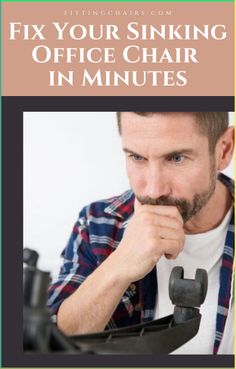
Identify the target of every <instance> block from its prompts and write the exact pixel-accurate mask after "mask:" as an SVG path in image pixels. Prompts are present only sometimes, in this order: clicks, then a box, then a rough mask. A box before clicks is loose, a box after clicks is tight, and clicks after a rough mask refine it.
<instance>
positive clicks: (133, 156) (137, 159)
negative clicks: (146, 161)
mask: <svg viewBox="0 0 236 369" xmlns="http://www.w3.org/2000/svg"><path fill="white" fill-rule="evenodd" d="M129 157H130V158H131V159H132V160H133V161H141V160H143V157H142V156H139V155H135V154H130V155H129Z"/></svg>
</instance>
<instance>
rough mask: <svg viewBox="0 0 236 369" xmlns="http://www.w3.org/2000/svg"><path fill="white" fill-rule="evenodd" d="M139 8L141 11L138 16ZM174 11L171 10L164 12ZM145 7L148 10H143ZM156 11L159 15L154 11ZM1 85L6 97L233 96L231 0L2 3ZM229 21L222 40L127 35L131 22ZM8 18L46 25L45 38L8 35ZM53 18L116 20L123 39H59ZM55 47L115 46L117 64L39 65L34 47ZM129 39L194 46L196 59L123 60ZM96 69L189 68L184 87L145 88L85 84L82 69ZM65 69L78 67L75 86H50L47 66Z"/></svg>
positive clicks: (147, 44)
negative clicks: (150, 38)
mask: <svg viewBox="0 0 236 369" xmlns="http://www.w3.org/2000/svg"><path fill="white" fill-rule="evenodd" d="M92 10H97V11H98V12H99V14H101V11H105V12H106V15H105V16H104V15H96V16H95V15H92V14H90V15H83V14H82V12H83V11H84V12H85V13H86V14H89V11H92ZM110 10H111V11H113V14H114V12H115V11H117V10H120V11H124V10H126V11H127V12H128V13H129V14H130V13H131V15H123V16H122V15H107V12H108V11H110ZM135 11H136V12H138V13H139V14H138V15H134V14H135ZM166 11H171V13H172V15H165V13H166ZM141 12H144V15H140V13H141ZM151 12H154V13H155V15H151ZM2 13H3V25H2V30H3V88H2V92H3V95H5V96H27V95H33V96H60V95H62V96H66V95H68V96H72V95H73V96H77V95H78V96H89V95H93V96H94V95H105V96H106V95H109V96H111V95H113V96H119V95H122V96H124V95H130V96H131V95H133V96H142V95H143V96H144V95H149V96H159V95H162V96H177V95H179V96H188V95H190V96H199V95H200V96H232V95H233V94H234V90H233V80H234V78H233V65H234V53H233V51H234V50H233V3H214V4H213V3H136V4H135V3H109V4H108V3H99V4H97V3H3V4H2ZM133 21H135V22H139V24H152V25H154V26H158V25H160V24H175V25H178V24H190V25H191V24H196V25H198V26H201V25H204V24H209V25H214V24H225V25H226V29H227V39H226V40H222V41H216V40H211V39H210V40H205V39H201V40H198V41H193V40H192V41H184V40H177V41H176V40H175V41H163V40H158V41H157V40H156V41H143V40H140V41H129V40H127V39H126V37H125V36H126V34H127V24H128V23H129V22H133ZM9 22H21V23H24V24H45V25H46V27H45V29H46V31H45V32H44V34H45V36H46V38H47V40H45V41H41V40H24V41H23V39H22V36H20V37H19V38H17V40H12V41H10V40H9ZM52 22H62V23H63V22H70V24H71V25H72V24H83V25H85V26H86V25H88V24H116V25H117V26H118V27H119V35H120V37H121V40H119V41H118V40H115V41H114V40H110V41H109V40H108V41H106V40H103V41H92V40H89V39H86V40H82V41H75V40H72V39H70V38H69V37H68V38H67V39H65V40H64V41H57V40H56V33H55V31H54V27H53V26H52ZM43 44H44V45H47V46H49V47H50V48H53V47H84V48H87V49H88V48H92V47H101V48H102V47H115V48H116V53H115V54H116V63H115V64H104V63H102V64H91V63H89V65H88V64H80V63H78V62H76V61H74V62H73V63H72V64H65V63H60V64H59V65H58V64H52V63H50V62H48V63H45V64H37V63H35V62H34V61H33V60H32V56H31V54H32V50H33V48H34V47H35V46H37V45H43ZM129 44H132V45H134V44H137V45H140V46H142V47H158V48H160V49H163V48H165V47H168V48H169V49H172V48H176V47H194V48H196V49H197V58H198V60H199V63H198V64H195V63H193V64H183V65H182V64H152V63H148V64H142V63H138V64H128V63H126V62H124V61H123V60H122V50H123V48H124V47H126V46H128V45H129ZM84 68H86V69H88V70H89V72H90V74H94V73H95V72H96V71H97V70H98V69H101V70H103V71H104V70H111V71H113V70H115V71H117V72H118V73H120V74H122V72H123V71H124V70H137V71H138V72H139V73H141V74H142V71H143V70H174V71H178V70H186V72H187V78H188V83H187V85H186V86H184V87H163V86H161V85H160V86H157V87H156V86H154V87H152V86H151V85H150V84H149V83H148V84H146V85H145V86H143V87H136V86H133V85H132V84H131V85H130V86H129V87H127V86H126V85H125V84H123V83H121V84H120V86H119V87H112V86H110V87H105V86H104V87H96V86H92V87H91V86H88V87H82V86H81V75H82V74H83V69H84ZM50 70H59V71H61V72H66V71H68V70H74V74H75V79H74V86H73V87H71V86H69V85H65V86H63V87H49V71H50Z"/></svg>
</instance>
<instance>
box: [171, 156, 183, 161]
mask: <svg viewBox="0 0 236 369" xmlns="http://www.w3.org/2000/svg"><path fill="white" fill-rule="evenodd" d="M170 160H171V161H173V162H174V163H181V162H182V161H183V160H184V156H183V155H173V156H172V157H171V158H170Z"/></svg>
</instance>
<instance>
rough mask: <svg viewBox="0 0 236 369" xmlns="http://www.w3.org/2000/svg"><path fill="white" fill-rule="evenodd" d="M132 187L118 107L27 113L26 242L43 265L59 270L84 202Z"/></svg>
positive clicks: (228, 172)
mask: <svg viewBox="0 0 236 369" xmlns="http://www.w3.org/2000/svg"><path fill="white" fill-rule="evenodd" d="M230 119H231V123H232V122H233V113H230ZM226 173H227V174H228V175H229V176H231V177H233V176H234V174H233V163H231V165H230V167H229V168H228V169H227V171H226ZM128 187H129V185H128V180H127V177H126V173H125V165H124V155H123V153H122V150H121V145H120V137H119V135H118V132H117V125H116V117H115V113H108V112H105V113H97V112H96V113H93V112H89V113H88V112H60V113H59V112H37V113H33V112H27V113H24V247H30V248H33V249H35V250H38V251H39V253H40V260H39V267H40V268H42V269H44V270H50V271H51V272H52V274H53V275H55V274H56V273H57V271H58V266H59V265H60V259H59V255H60V252H61V251H62V249H63V248H64V246H65V244H66V242H67V240H68V237H69V235H70V232H71V230H72V226H73V224H74V222H75V221H76V219H77V215H78V212H79V210H81V208H82V207H83V206H84V205H86V204H88V203H90V202H91V201H94V200H98V199H102V198H107V197H110V196H113V195H117V194H119V193H122V192H123V191H125V190H126V189H127V188H128Z"/></svg>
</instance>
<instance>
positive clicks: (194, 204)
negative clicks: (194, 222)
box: [136, 163, 217, 223]
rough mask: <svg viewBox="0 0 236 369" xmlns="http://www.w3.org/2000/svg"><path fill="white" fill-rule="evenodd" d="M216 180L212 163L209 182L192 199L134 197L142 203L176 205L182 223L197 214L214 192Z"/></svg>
mask: <svg viewBox="0 0 236 369" xmlns="http://www.w3.org/2000/svg"><path fill="white" fill-rule="evenodd" d="M216 181H217V172H216V170H215V163H214V164H212V167H211V170H210V182H209V186H208V188H207V189H205V190H204V191H202V192H199V193H196V194H195V195H194V196H193V200H192V201H191V200H187V199H185V198H174V197H171V196H160V197H159V198H156V199H153V198H151V197H149V196H138V195H136V198H137V199H138V201H139V202H140V203H141V204H142V205H164V206H176V207H177V209H178V210H179V212H180V214H181V216H182V218H183V221H184V223H186V222H187V221H188V220H189V219H190V218H192V217H193V216H194V215H195V214H197V213H198V212H199V211H200V210H201V209H202V208H203V207H204V206H205V205H206V204H207V202H208V201H209V199H210V198H211V196H212V195H213V193H214V192H215V188H216Z"/></svg>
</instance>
